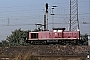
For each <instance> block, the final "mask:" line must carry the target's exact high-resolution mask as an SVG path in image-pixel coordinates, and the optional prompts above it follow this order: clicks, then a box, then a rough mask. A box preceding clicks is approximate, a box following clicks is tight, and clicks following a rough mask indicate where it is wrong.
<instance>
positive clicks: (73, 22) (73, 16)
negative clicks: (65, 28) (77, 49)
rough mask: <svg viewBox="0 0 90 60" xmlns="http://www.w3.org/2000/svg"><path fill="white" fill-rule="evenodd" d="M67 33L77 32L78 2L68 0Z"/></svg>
mask: <svg viewBox="0 0 90 60" xmlns="http://www.w3.org/2000/svg"><path fill="white" fill-rule="evenodd" d="M69 24H70V25H69V31H77V30H79V29H80V28H79V20H78V0H70V21H69Z"/></svg>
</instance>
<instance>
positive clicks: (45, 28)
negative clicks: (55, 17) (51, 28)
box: [44, 3, 48, 30]
mask: <svg viewBox="0 0 90 60" xmlns="http://www.w3.org/2000/svg"><path fill="white" fill-rule="evenodd" d="M45 6H46V11H45V15H44V30H48V3H46V5H45Z"/></svg>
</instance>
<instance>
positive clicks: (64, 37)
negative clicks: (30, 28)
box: [27, 28, 80, 45]
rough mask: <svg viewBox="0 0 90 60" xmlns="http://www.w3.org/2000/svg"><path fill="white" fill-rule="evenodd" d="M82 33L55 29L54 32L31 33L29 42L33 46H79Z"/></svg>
mask: <svg viewBox="0 0 90 60" xmlns="http://www.w3.org/2000/svg"><path fill="white" fill-rule="evenodd" d="M79 39H80V31H65V28H53V29H52V31H39V32H29V34H28V39H27V42H29V43H31V44H60V45H77V44H78V41H79Z"/></svg>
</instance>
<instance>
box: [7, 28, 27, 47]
mask: <svg viewBox="0 0 90 60" xmlns="http://www.w3.org/2000/svg"><path fill="white" fill-rule="evenodd" d="M28 32H29V30H28V31H22V30H21V29H16V30H15V31H13V32H12V34H11V35H10V36H7V38H6V40H7V41H8V42H9V45H10V46H25V45H27V43H26V38H27V36H28Z"/></svg>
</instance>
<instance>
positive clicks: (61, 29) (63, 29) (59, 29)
mask: <svg viewBox="0 0 90 60" xmlns="http://www.w3.org/2000/svg"><path fill="white" fill-rule="evenodd" d="M53 30H65V28H53Z"/></svg>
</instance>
